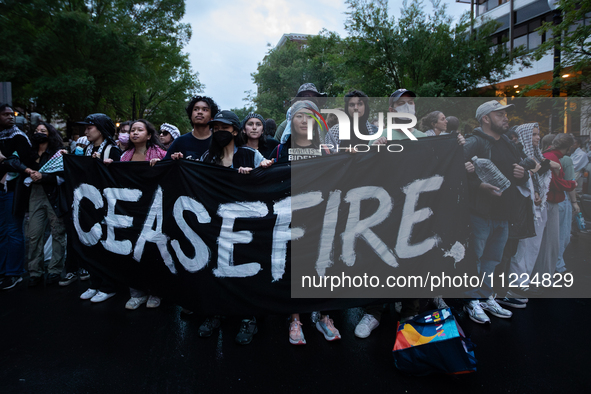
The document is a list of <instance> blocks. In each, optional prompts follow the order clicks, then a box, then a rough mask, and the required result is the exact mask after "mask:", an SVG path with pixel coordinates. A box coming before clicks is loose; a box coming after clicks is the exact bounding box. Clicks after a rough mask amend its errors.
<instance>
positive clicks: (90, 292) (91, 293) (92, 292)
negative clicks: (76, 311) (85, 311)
mask: <svg viewBox="0 0 591 394" xmlns="http://www.w3.org/2000/svg"><path fill="white" fill-rule="evenodd" d="M96 293H98V290H97V289H88V290H86V291H85V292H84V293H82V295H80V299H81V300H90V299H91V298H92V297H94V296H95V295H96Z"/></svg>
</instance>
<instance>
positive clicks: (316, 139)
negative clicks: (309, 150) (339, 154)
mask: <svg viewBox="0 0 591 394" xmlns="http://www.w3.org/2000/svg"><path fill="white" fill-rule="evenodd" d="M298 112H300V111H297V112H296V113H295V114H292V115H291V129H292V130H295V128H294V126H293V121H294V119H295V116H296V114H297V113H298ZM291 137H292V138H290V139H289V146H288V148H291V147H292V146H293V144H292V140H293V132H292V134H291ZM293 142H294V143H295V141H293ZM312 146H313V147H314V148H315V149H318V148H320V133H319V132H318V124H317V123H316V122H314V123H313V126H312Z"/></svg>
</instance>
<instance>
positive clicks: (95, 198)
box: [72, 183, 103, 246]
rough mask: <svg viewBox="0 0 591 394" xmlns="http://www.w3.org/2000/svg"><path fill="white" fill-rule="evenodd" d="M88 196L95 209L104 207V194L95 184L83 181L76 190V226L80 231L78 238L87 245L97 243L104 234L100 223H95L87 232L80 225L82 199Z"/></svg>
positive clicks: (77, 230) (74, 218)
mask: <svg viewBox="0 0 591 394" xmlns="http://www.w3.org/2000/svg"><path fill="white" fill-rule="evenodd" d="M84 198H87V199H89V200H90V201H91V202H92V203H93V204H94V208H95V209H99V208H102V207H103V196H102V195H101V192H100V191H99V190H98V189H97V188H96V187H94V186H92V185H89V184H87V183H83V184H81V185H80V186H78V187H77V188H76V190H74V212H73V215H74V217H73V218H72V219H73V221H74V227H75V228H76V232H77V233H78V238H79V239H80V242H82V243H83V244H84V245H86V246H93V245H96V244H97V242H98V241H99V240H100V239H101V237H102V235H103V229H102V228H101V225H100V223H95V224H94V225H93V226H92V228H91V229H90V231H88V232H85V231H83V230H82V227H81V226H80V202H81V201H82V199H84Z"/></svg>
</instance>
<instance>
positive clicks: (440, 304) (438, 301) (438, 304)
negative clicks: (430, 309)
mask: <svg viewBox="0 0 591 394" xmlns="http://www.w3.org/2000/svg"><path fill="white" fill-rule="evenodd" d="M432 301H433V305H435V308H437V309H446V308H449V305H447V304H446V303H445V301H444V300H443V298H442V297H435V298H433V300H432Z"/></svg>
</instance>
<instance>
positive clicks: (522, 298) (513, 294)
mask: <svg viewBox="0 0 591 394" xmlns="http://www.w3.org/2000/svg"><path fill="white" fill-rule="evenodd" d="M507 297H509V298H516V299H517V300H518V301H519V302H523V303H524V304H527V302H528V301H529V299H528V298H526V297H523V296H520V295H519V294H516V293H514V292H512V291H511V290H509V291H508V292H507Z"/></svg>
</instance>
